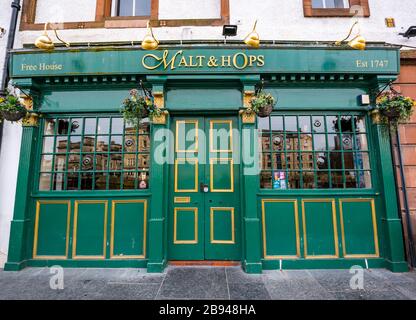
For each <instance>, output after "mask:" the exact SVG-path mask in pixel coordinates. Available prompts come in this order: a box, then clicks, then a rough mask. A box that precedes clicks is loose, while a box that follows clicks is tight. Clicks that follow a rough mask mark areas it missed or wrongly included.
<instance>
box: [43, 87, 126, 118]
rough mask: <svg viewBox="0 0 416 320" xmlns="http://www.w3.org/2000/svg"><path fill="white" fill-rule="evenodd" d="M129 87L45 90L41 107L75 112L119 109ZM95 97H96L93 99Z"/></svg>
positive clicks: (45, 110) (56, 110)
mask: <svg viewBox="0 0 416 320" xmlns="http://www.w3.org/2000/svg"><path fill="white" fill-rule="evenodd" d="M129 89H131V87H129V88H125V89H118V88H111V89H110V88H107V89H102V90H97V89H90V90H85V89H83V90H82V89H76V92H75V93H74V91H72V90H71V91H65V90H62V89H56V90H53V91H48V90H46V91H43V92H42V93H43V95H42V99H41V104H40V109H41V111H43V112H48V111H50V112H74V110H76V111H91V110H95V111H97V112H98V111H99V112H103V111H118V110H120V106H121V103H122V101H123V99H125V98H126V96H127V95H128V92H129ZM91 97H94V99H91Z"/></svg>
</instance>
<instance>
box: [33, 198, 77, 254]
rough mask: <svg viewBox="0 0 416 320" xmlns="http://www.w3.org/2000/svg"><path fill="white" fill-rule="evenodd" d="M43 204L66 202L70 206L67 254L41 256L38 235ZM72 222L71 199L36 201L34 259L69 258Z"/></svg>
mask: <svg viewBox="0 0 416 320" xmlns="http://www.w3.org/2000/svg"><path fill="white" fill-rule="evenodd" d="M42 204H66V205H67V207H68V213H67V218H66V221H67V222H66V244H65V246H66V248H65V255H64V256H53V255H47V256H39V255H38V254H37V252H38V236H39V213H40V206H41V205H42ZM70 222H71V201H70V200H38V201H36V217H35V232H34V236H33V259H41V260H45V259H48V260H53V259H54V260H63V259H68V252H69V226H70Z"/></svg>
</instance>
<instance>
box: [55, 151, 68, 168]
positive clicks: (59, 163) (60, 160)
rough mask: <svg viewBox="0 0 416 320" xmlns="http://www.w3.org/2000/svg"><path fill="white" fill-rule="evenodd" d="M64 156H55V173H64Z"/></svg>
mask: <svg viewBox="0 0 416 320" xmlns="http://www.w3.org/2000/svg"><path fill="white" fill-rule="evenodd" d="M65 163H66V154H63V155H56V156H55V171H65V168H66V164H65Z"/></svg>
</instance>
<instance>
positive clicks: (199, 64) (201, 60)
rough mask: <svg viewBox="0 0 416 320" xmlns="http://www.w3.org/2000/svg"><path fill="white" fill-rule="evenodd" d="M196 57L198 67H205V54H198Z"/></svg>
mask: <svg viewBox="0 0 416 320" xmlns="http://www.w3.org/2000/svg"><path fill="white" fill-rule="evenodd" d="M196 58H197V59H198V67H203V66H204V59H205V57H204V56H196Z"/></svg>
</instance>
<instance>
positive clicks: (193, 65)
mask: <svg viewBox="0 0 416 320" xmlns="http://www.w3.org/2000/svg"><path fill="white" fill-rule="evenodd" d="M189 67H191V68H196V67H198V64H197V63H194V57H193V56H189Z"/></svg>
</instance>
